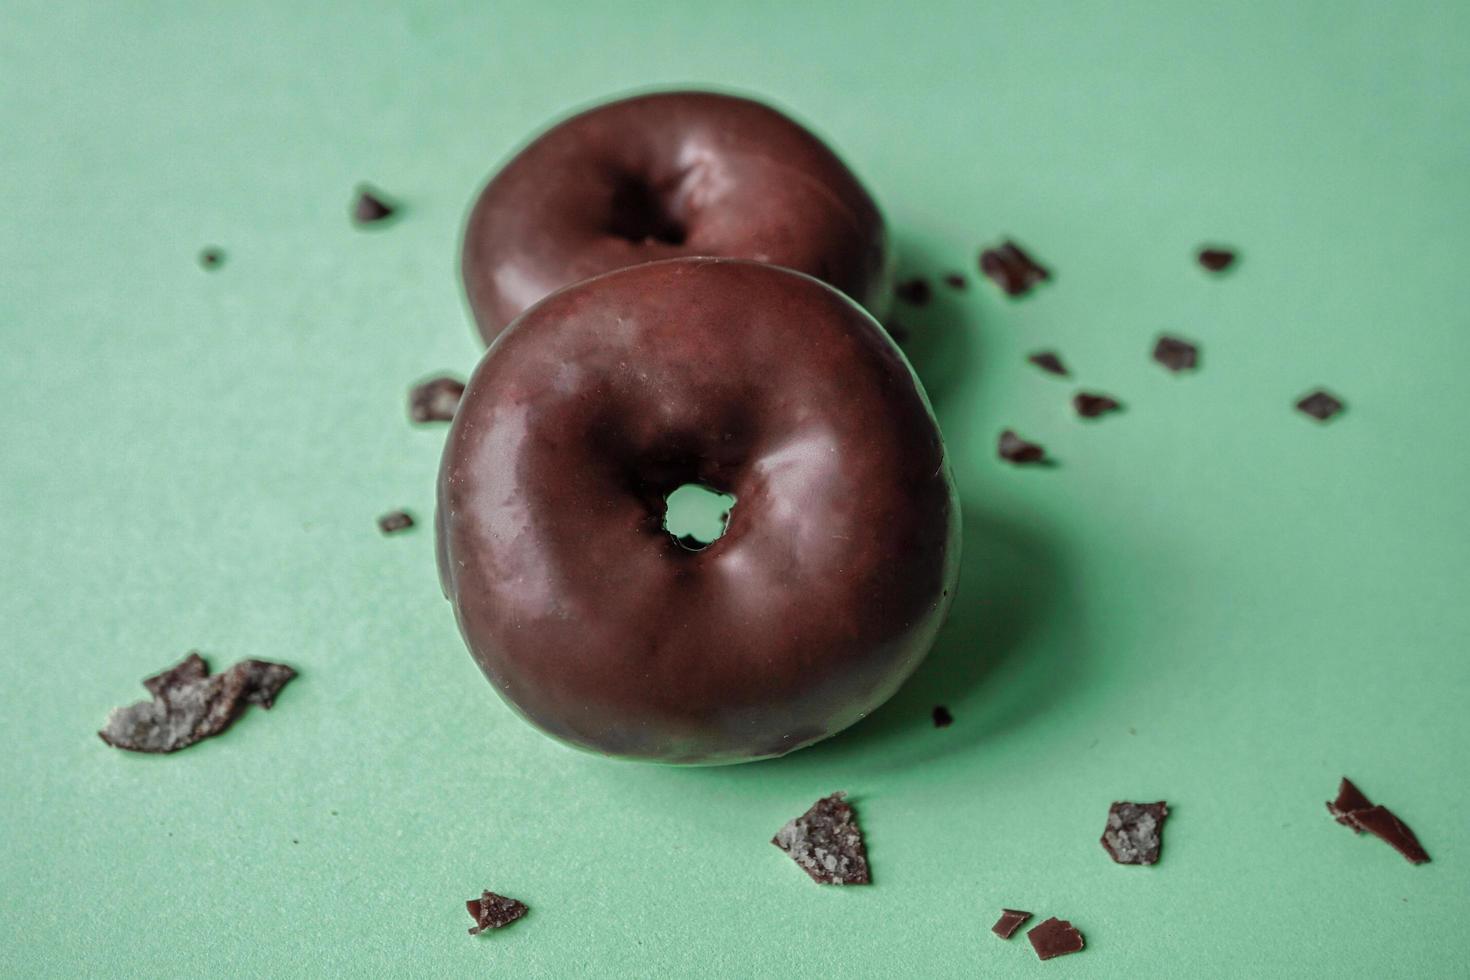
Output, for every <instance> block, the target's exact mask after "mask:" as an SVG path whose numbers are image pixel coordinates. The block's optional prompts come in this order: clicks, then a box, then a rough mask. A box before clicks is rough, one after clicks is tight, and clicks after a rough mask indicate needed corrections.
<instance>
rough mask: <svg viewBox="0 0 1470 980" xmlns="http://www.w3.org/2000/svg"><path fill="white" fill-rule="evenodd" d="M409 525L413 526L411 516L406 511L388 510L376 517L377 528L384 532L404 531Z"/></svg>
mask: <svg viewBox="0 0 1470 980" xmlns="http://www.w3.org/2000/svg"><path fill="white" fill-rule="evenodd" d="M411 527H413V516H412V515H411V514H409V513H408V511H404V510H395V511H390V512H388V513H386V514H384V515H383V516H382V517H380V518H378V530H379V531H382V532H383V533H384V534H394V533H396V532H398V531H406V530H408V529H409V528H411Z"/></svg>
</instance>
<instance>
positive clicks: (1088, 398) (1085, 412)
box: [1072, 391, 1123, 419]
mask: <svg viewBox="0 0 1470 980" xmlns="http://www.w3.org/2000/svg"><path fill="white" fill-rule="evenodd" d="M1072 407H1073V408H1075V409H1077V414H1078V415H1080V416H1082V417H1083V418H1085V419H1095V418H1097V417H1098V416H1099V415H1106V414H1107V413H1108V412H1116V411H1117V410H1118V409H1120V408H1122V407H1123V404H1122V403H1121V402H1119V401H1118V400H1117V399H1116V398H1111V397H1109V396H1107V395H1094V394H1092V393H1091V392H1086V391H1079V392H1077V394H1075V395H1073V396H1072Z"/></svg>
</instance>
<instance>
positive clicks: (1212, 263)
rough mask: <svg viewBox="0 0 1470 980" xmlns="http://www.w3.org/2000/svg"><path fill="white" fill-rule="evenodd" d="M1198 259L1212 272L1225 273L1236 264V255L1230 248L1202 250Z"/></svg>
mask: <svg viewBox="0 0 1470 980" xmlns="http://www.w3.org/2000/svg"><path fill="white" fill-rule="evenodd" d="M1196 258H1198V259H1199V264H1200V265H1202V266H1204V267H1205V268H1206V269H1208V270H1209V271H1210V272H1224V271H1225V270H1226V269H1228V268H1230V267H1231V266H1232V265H1234V264H1235V253H1234V252H1232V251H1231V250H1230V249H1228V248H1202V249H1200V250H1199V254H1198V255H1197V256H1196Z"/></svg>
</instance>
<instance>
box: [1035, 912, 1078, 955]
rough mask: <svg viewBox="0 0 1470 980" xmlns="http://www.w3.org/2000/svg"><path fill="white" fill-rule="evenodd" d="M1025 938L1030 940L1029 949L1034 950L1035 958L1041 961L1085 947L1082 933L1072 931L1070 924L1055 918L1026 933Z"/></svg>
mask: <svg viewBox="0 0 1470 980" xmlns="http://www.w3.org/2000/svg"><path fill="white" fill-rule="evenodd" d="M1026 938H1027V939H1029V940H1031V948H1032V949H1034V950H1036V958H1037V959H1041V960H1049V959H1052V958H1053V957H1057V956H1065V955H1066V954H1068V953H1075V952H1077V951H1078V950H1080V949H1082V947H1083V946H1084V945H1086V944H1085V942H1084V941H1083V939H1082V933H1080V932H1078V931H1077V930H1076V929H1074V928H1073V927H1072V923H1070V922H1068V921H1067V920H1066V919H1058V918H1056V917H1055V916H1053V917H1052V918H1050V919H1047V920H1046V921H1045V922H1043V923H1041V924H1040V925H1039V926H1036V927H1035V928H1034V929H1032V930H1031V931H1030V932H1028V933H1026Z"/></svg>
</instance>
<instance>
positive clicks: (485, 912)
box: [464, 892, 530, 936]
mask: <svg viewBox="0 0 1470 980" xmlns="http://www.w3.org/2000/svg"><path fill="white" fill-rule="evenodd" d="M464 906H465V908H467V909H469V913H470V918H471V919H474V920H475V924H474V925H472V926H470V935H471V936H478V935H479V934H480V933H482V932H484V931H485V930H486V929H501V928H504V927H505V926H508V925H510V924H511V923H512V922H514V921H515V920H517V919H519V918H520V917H521V916H523V915H525V914H526V913H527V912H528V911H530V910H529V909H527V908H526V903H525V902H518V901H516V900H515V899H513V898H506V897H505V896H504V895H497V894H495V893H494V892H484V893H483V894H481V895H480V897H479V898H472V899H470V900H469V901H468V902H465V903H464Z"/></svg>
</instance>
